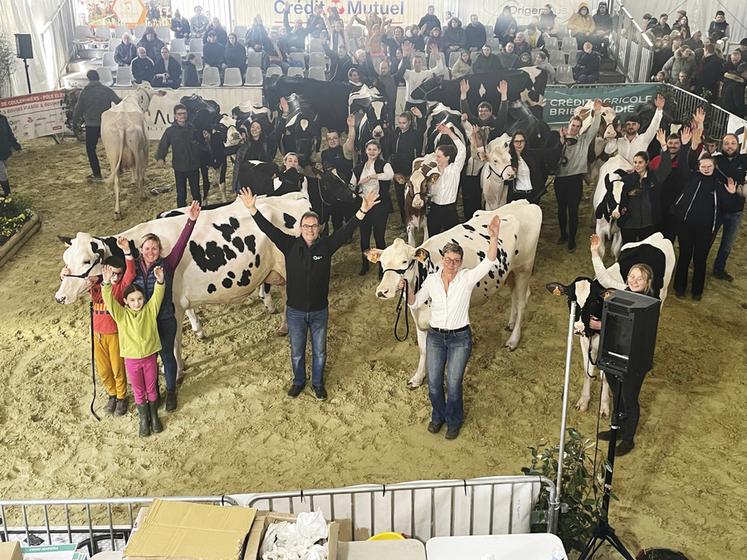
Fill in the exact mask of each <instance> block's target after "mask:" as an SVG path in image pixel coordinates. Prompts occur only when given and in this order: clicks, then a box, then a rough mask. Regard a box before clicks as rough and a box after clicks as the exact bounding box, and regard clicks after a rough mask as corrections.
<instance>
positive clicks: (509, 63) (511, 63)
mask: <svg viewBox="0 0 747 560" xmlns="http://www.w3.org/2000/svg"><path fill="white" fill-rule="evenodd" d="M498 59H499V60H500V61H501V64H502V65H503V67H504V68H505V69H507V70H508V69H509V68H514V67H515V65H516V63H517V62H518V60H519V57H518V56H517V55H516V53H515V52H514V44H513V43H512V42H511V41H509V42H508V43H506V44H505V45H504V46H503V51H502V52H499V53H498Z"/></svg>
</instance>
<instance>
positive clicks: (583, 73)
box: [573, 41, 601, 84]
mask: <svg viewBox="0 0 747 560" xmlns="http://www.w3.org/2000/svg"><path fill="white" fill-rule="evenodd" d="M592 49H593V46H592V44H591V42H590V41H586V42H585V43H584V50H583V51H582V52H581V53H580V54H579V55H578V59H577V62H576V66H574V67H573V78H574V79H575V80H576V81H577V82H578V83H579V84H596V83H597V82H598V81H599V67H600V64H601V57H600V56H599V53H596V52H594V51H593V50H592Z"/></svg>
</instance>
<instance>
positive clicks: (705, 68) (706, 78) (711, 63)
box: [688, 43, 724, 103]
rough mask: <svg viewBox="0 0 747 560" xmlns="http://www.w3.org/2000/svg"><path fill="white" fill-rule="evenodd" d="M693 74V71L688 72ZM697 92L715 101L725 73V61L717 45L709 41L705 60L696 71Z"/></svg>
mask: <svg viewBox="0 0 747 560" xmlns="http://www.w3.org/2000/svg"><path fill="white" fill-rule="evenodd" d="M688 74H691V72H688ZM694 75H695V94H696V95H700V96H701V97H704V98H705V99H707V100H708V101H710V102H712V103H713V102H715V101H716V97H717V96H718V86H719V82H720V81H721V78H722V77H723V75H724V62H723V61H722V60H721V57H719V56H718V54H717V53H716V45H714V44H713V43H708V44H707V45H706V46H705V48H704V49H703V60H702V62H701V63H700V64H699V65H698V69H697V72H695V74H694Z"/></svg>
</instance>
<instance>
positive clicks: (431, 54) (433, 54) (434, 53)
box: [425, 28, 448, 78]
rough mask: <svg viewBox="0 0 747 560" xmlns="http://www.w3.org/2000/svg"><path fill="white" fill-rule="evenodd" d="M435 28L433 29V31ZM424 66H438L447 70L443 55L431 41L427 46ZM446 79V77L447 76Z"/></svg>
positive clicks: (435, 43)
mask: <svg viewBox="0 0 747 560" xmlns="http://www.w3.org/2000/svg"><path fill="white" fill-rule="evenodd" d="M436 29H437V28H434V31H435V30H436ZM425 58H426V60H425V65H426V66H427V67H428V68H435V67H436V66H440V67H442V68H444V69H446V68H447V66H446V56H445V55H444V53H442V52H441V51H440V49H439V48H438V43H437V42H435V41H432V42H431V43H429V44H428V54H427V55H426V57H425ZM447 78H448V76H447Z"/></svg>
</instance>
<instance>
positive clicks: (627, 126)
mask: <svg viewBox="0 0 747 560" xmlns="http://www.w3.org/2000/svg"><path fill="white" fill-rule="evenodd" d="M665 102H666V100H665V99H664V97H662V96H661V95H657V96H656V100H655V101H654V105H656V112H655V113H654V116H653V118H652V119H651V123H650V124H649V125H648V128H647V129H646V132H644V133H643V134H638V129H639V128H641V123H640V122H639V121H638V118H637V117H635V116H630V117H628V118H627V119H625V123H624V125H623V135H622V136H621V137H620V138H610V139H609V140H608V141H607V144H606V145H605V147H604V152H605V153H606V154H607V155H609V156H612V155H615V154H617V155H620V156H622V157H624V158H625V159H627V160H628V161H629V162H631V163H632V162H633V156H634V155H636V154H637V153H638V152H645V151H646V150H648V145H649V144H650V143H651V141H652V140H653V139H654V137H655V136H656V132H657V131H658V130H659V125H660V124H661V118H662V117H663V116H664V104H665Z"/></svg>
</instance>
